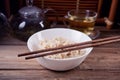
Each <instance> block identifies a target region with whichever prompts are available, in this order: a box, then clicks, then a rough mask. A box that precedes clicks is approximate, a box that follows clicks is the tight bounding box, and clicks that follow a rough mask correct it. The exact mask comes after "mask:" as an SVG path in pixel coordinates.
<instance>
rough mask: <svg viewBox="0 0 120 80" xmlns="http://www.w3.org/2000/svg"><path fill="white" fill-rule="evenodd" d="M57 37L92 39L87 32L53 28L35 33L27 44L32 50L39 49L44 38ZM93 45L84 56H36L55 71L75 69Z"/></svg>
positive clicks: (44, 65) (74, 39)
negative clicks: (64, 57) (63, 57)
mask: <svg viewBox="0 0 120 80" xmlns="http://www.w3.org/2000/svg"><path fill="white" fill-rule="evenodd" d="M55 37H63V38H66V39H68V40H72V41H74V42H85V41H91V38H90V37H89V36H87V35H86V34H84V33H82V32H80V31H76V30H72V29H67V28H52V29H46V30H43V31H39V32H37V33H35V34H33V35H32V36H31V37H30V38H29V39H28V41H27V46H28V49H29V50H30V51H35V50H38V49H39V46H40V45H39V43H40V41H41V40H43V39H53V38H55ZM92 49H93V48H92V47H90V48H86V49H85V50H86V51H85V53H84V54H83V55H82V56H78V57H73V58H66V59H51V58H45V57H39V58H36V59H37V61H38V63H40V65H42V66H43V67H46V68H47V69H51V70H55V71H65V70H70V69H73V68H75V67H77V66H79V65H80V63H82V62H83V61H84V60H85V58H86V57H87V56H88V54H89V53H90V52H91V51H92Z"/></svg>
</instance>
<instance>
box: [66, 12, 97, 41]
mask: <svg viewBox="0 0 120 80" xmlns="http://www.w3.org/2000/svg"><path fill="white" fill-rule="evenodd" d="M65 18H66V20H67V22H68V24H69V27H70V28H71V29H75V30H79V31H81V32H84V33H86V34H87V35H89V36H90V37H91V38H92V39H95V38H96V37H97V36H98V32H95V29H94V25H95V21H96V18H97V13H96V12H94V11H91V10H79V11H76V10H71V11H68V13H67V16H65Z"/></svg>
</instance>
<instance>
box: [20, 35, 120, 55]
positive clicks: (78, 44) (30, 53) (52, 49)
mask: <svg viewBox="0 0 120 80" xmlns="http://www.w3.org/2000/svg"><path fill="white" fill-rule="evenodd" d="M117 38H120V36H114V37H107V38H102V39H96V40H92V41H87V42H82V43H76V44H71V45H65V46H61V47H57V48H50V49H43V50H37V51H33V52H26V53H22V54H18V57H21V56H27V55H32V54H38V53H41V52H46V51H54V50H57V49H65V48H68V47H69V48H70V47H74V46H80V45H84V44H91V43H96V42H101V41H106V40H111V39H117Z"/></svg>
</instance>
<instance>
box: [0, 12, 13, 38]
mask: <svg viewBox="0 0 120 80" xmlns="http://www.w3.org/2000/svg"><path fill="white" fill-rule="evenodd" d="M10 29H11V28H10V25H9V23H8V20H7V17H6V16H5V15H4V14H3V13H1V12H0V39H1V38H3V37H5V36H8V34H9V33H10V32H11V30H10Z"/></svg>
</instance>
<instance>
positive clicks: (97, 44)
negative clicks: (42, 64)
mask: <svg viewBox="0 0 120 80" xmlns="http://www.w3.org/2000/svg"><path fill="white" fill-rule="evenodd" d="M118 41H120V39H115V40H109V41H104V42H99V43H94V44H86V45H81V46H78V47H72V48H68V49H63V50H58V51H54V52H48V53H40V54H38V55H33V56H28V57H25V59H32V58H38V57H43V56H47V55H52V54H58V53H63V52H67V51H72V50H78V49H83V48H89V47H95V46H99V45H104V44H108V43H113V42H118Z"/></svg>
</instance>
